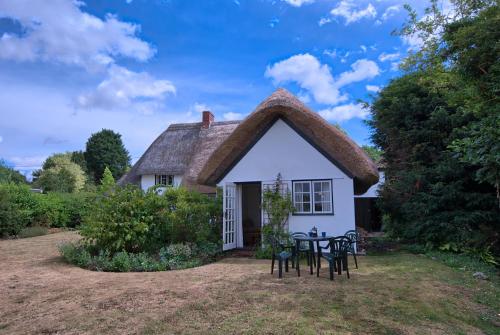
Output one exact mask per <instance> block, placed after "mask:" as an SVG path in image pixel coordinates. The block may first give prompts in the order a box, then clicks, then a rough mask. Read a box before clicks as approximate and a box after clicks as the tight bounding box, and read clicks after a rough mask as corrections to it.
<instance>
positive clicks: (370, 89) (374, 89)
mask: <svg viewBox="0 0 500 335" xmlns="http://www.w3.org/2000/svg"><path fill="white" fill-rule="evenodd" d="M366 90H367V91H368V92H373V93H378V92H380V90H381V88H380V86H377V85H366Z"/></svg>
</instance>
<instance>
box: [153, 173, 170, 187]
mask: <svg viewBox="0 0 500 335" xmlns="http://www.w3.org/2000/svg"><path fill="white" fill-rule="evenodd" d="M155 185H164V186H173V185H174V176H172V175H167V174H157V175H155Z"/></svg>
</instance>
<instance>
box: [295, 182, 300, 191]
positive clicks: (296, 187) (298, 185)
mask: <svg viewBox="0 0 500 335" xmlns="http://www.w3.org/2000/svg"><path fill="white" fill-rule="evenodd" d="M295 192H302V184H301V183H296V184H295Z"/></svg>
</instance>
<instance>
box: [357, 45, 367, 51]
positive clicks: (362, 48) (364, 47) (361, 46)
mask: <svg viewBox="0 0 500 335" xmlns="http://www.w3.org/2000/svg"><path fill="white" fill-rule="evenodd" d="M359 48H360V49H361V50H363V52H366V51H367V50H368V48H367V47H366V45H360V46H359Z"/></svg>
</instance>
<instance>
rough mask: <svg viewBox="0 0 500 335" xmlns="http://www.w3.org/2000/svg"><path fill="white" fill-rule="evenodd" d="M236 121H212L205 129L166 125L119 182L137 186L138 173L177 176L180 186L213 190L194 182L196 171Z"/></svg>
mask: <svg viewBox="0 0 500 335" xmlns="http://www.w3.org/2000/svg"><path fill="white" fill-rule="evenodd" d="M238 122H239V121H226V122H213V123H212V124H211V125H210V128H206V129H205V128H203V127H202V123H201V122H197V123H179V124H172V125H170V126H169V127H168V128H167V130H165V131H164V132H163V133H162V134H161V135H160V136H158V138H157V139H156V140H155V141H154V142H153V143H152V144H151V145H150V146H149V148H148V149H147V150H146V152H145V153H144V154H143V155H142V157H141V158H140V159H139V160H138V161H137V163H135V164H134V166H133V167H132V168H131V169H130V171H129V172H128V173H127V174H126V175H124V176H123V177H122V178H121V179H120V180H119V184H122V185H123V184H136V185H139V184H140V182H141V175H151V174H169V175H181V176H183V178H182V185H184V186H187V187H189V188H192V189H196V190H198V191H201V192H204V193H211V192H213V191H214V189H213V187H212V186H203V185H198V184H197V183H196V179H197V178H196V177H197V174H198V173H199V171H200V170H201V168H202V166H203V165H204V164H205V163H206V161H207V159H208V158H209V157H210V155H211V154H212V152H213V151H214V150H215V149H216V148H217V146H218V145H219V144H220V143H222V142H223V140H224V139H225V138H226V137H227V136H228V135H229V134H230V133H231V132H232V131H233V130H234V128H235V127H236V126H237V125H238Z"/></svg>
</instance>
